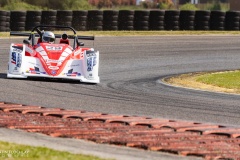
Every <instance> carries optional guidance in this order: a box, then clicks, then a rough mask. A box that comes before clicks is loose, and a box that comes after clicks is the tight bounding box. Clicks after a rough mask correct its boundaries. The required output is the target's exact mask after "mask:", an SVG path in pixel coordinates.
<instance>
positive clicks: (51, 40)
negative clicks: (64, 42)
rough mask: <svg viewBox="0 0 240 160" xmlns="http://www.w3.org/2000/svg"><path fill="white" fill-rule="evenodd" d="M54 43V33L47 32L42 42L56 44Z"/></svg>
mask: <svg viewBox="0 0 240 160" xmlns="http://www.w3.org/2000/svg"><path fill="white" fill-rule="evenodd" d="M54 41H55V35H54V34H53V33H52V32H50V31H46V32H44V33H43V35H42V42H46V43H54Z"/></svg>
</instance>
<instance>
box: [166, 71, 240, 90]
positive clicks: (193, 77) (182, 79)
mask: <svg viewBox="0 0 240 160" xmlns="http://www.w3.org/2000/svg"><path fill="white" fill-rule="evenodd" d="M204 74H209V73H206V72H200V73H188V74H182V75H178V76H175V77H170V78H165V79H163V81H164V82H165V83H168V84H171V85H173V86H179V87H187V88H192V89H200V90H205V91H212V92H224V93H234V94H240V92H239V91H238V90H235V89H228V88H222V87H218V86H214V85H209V84H205V83H201V82H197V78H198V77H199V76H201V75H204Z"/></svg>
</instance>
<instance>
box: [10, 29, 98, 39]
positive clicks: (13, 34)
mask: <svg viewBox="0 0 240 160" xmlns="http://www.w3.org/2000/svg"><path fill="white" fill-rule="evenodd" d="M30 35H31V33H27V32H15V31H11V32H10V36H23V37H29V36H30ZM34 36H35V37H40V35H39V34H38V33H34ZM55 37H56V38H62V35H61V34H55ZM68 38H69V39H74V38H75V36H74V35H68ZM77 38H78V39H83V40H94V36H77Z"/></svg>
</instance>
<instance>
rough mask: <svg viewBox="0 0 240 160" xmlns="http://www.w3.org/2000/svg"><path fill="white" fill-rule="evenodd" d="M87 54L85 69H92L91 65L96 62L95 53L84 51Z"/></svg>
mask: <svg viewBox="0 0 240 160" xmlns="http://www.w3.org/2000/svg"><path fill="white" fill-rule="evenodd" d="M86 56H87V71H88V72H90V71H92V70H93V67H94V66H95V65H96V64H97V55H96V53H95V52H94V51H86Z"/></svg>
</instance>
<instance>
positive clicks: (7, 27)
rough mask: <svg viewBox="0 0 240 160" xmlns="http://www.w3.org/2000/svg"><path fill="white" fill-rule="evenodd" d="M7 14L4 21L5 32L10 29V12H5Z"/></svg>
mask: <svg viewBox="0 0 240 160" xmlns="http://www.w3.org/2000/svg"><path fill="white" fill-rule="evenodd" d="M6 12H7V14H6V21H5V23H6V26H5V27H6V30H5V31H7V32H9V31H10V30H11V29H10V16H11V12H10V11H6Z"/></svg>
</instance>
